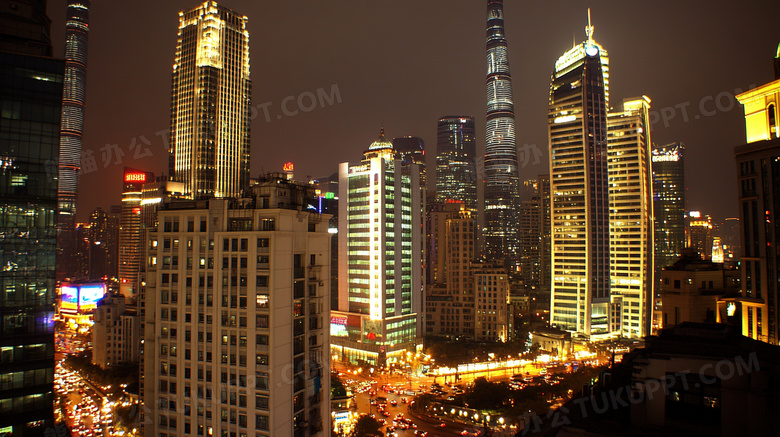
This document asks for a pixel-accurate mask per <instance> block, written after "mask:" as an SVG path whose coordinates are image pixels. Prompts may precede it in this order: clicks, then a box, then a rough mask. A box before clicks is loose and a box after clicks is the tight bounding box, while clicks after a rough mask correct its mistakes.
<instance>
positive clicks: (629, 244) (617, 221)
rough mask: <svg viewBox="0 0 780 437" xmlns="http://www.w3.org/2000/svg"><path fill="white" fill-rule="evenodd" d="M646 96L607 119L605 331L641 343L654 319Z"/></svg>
mask: <svg viewBox="0 0 780 437" xmlns="http://www.w3.org/2000/svg"><path fill="white" fill-rule="evenodd" d="M649 108H650V99H649V98H648V97H647V96H642V97H639V98H632V99H624V100H623V111H622V112H611V113H610V114H609V115H608V116H607V156H608V171H609V204H610V208H609V210H610V217H609V226H610V228H609V236H610V253H611V255H610V281H611V286H610V299H611V301H610V304H611V309H610V314H611V319H612V320H611V321H610V325H611V326H610V331H611V332H612V333H615V334H617V335H619V336H620V337H624V338H640V339H641V338H644V337H645V336H646V335H650V333H651V323H652V318H653V303H654V299H653V273H654V269H653V252H654V250H655V248H654V244H653V176H652V169H651V162H650V159H651V152H650V145H651V144H652V143H651V141H652V140H651V135H650V120H649V115H648V111H649Z"/></svg>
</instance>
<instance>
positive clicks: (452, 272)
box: [425, 201, 510, 341]
mask: <svg viewBox="0 0 780 437" xmlns="http://www.w3.org/2000/svg"><path fill="white" fill-rule="evenodd" d="M431 226H432V227H434V229H432V232H431V236H432V241H433V244H432V245H431V248H432V249H431V250H432V251H433V252H434V254H433V255H432V256H431V259H432V260H433V263H432V264H431V267H430V268H431V269H433V270H435V271H436V274H435V275H434V276H435V277H434V279H435V281H436V282H435V283H434V284H433V285H432V286H430V287H428V290H427V294H428V296H427V299H426V306H425V312H426V314H425V334H426V335H427V336H440V337H446V338H448V339H453V340H454V339H467V340H472V341H496V340H499V341H506V340H508V338H509V337H508V335H509V331H510V328H509V326H510V325H509V316H508V314H509V306H508V295H509V275H508V274H507V270H506V268H505V267H504V266H503V265H501V263H500V262H498V261H496V262H487V263H480V262H476V253H477V247H476V231H477V221H476V218H475V217H474V216H473V215H472V214H471V211H470V210H469V209H468V208H466V206H465V205H464V204H463V203H462V202H457V201H450V202H448V203H440V204H437V209H436V210H435V211H432V212H431Z"/></svg>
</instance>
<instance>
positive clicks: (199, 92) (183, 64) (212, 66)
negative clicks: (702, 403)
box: [169, 1, 251, 199]
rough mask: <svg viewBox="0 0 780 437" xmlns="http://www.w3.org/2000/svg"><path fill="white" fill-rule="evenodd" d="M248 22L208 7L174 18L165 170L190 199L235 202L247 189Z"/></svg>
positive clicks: (213, 4)
mask: <svg viewBox="0 0 780 437" xmlns="http://www.w3.org/2000/svg"><path fill="white" fill-rule="evenodd" d="M250 94H251V81H250V78H249V32H248V30H247V17H245V16H242V15H239V14H236V13H235V12H233V11H232V10H230V9H227V8H225V7H222V6H219V5H217V3H216V2H213V1H207V2H205V3H203V4H202V5H200V6H198V7H197V8H195V9H192V10H189V11H185V12H180V13H179V38H178V44H177V46H176V59H175V61H174V65H173V86H172V98H171V140H170V155H169V166H170V169H169V171H170V175H171V178H172V180H174V181H176V182H183V183H184V184H185V193H184V194H185V195H186V196H187V197H189V198H193V199H203V198H210V197H234V196H238V195H239V194H240V192H241V189H243V188H245V187H246V186H247V185H248V183H249V131H250V127H249V103H250Z"/></svg>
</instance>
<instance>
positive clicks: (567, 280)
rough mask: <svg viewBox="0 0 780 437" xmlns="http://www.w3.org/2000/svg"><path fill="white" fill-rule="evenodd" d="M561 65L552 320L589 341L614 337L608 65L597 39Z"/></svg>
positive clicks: (551, 112)
mask: <svg viewBox="0 0 780 437" xmlns="http://www.w3.org/2000/svg"><path fill="white" fill-rule="evenodd" d="M585 33H586V35H587V39H586V40H585V41H584V42H583V43H581V44H577V45H574V47H572V48H571V49H569V50H568V51H567V52H566V53H564V54H563V55H562V56H561V57H560V58H558V60H557V61H556V62H555V68H554V70H553V74H552V83H551V85H550V101H549V107H548V112H547V120H548V135H549V136H548V140H549V144H550V202H551V203H550V209H551V217H552V229H551V231H552V302H551V308H550V313H551V320H550V323H551V324H552V325H554V326H557V327H558V328H560V329H563V330H566V331H572V332H576V333H577V334H581V335H584V336H591V338H592V339H593V338H598V337H599V336H608V335H610V332H611V330H610V326H611V324H610V316H611V315H610V237H609V225H610V223H609V213H610V209H609V179H608V163H607V107H608V103H609V75H608V65H609V60H608V57H607V51H606V50H604V48H603V47H601V45H599V44H598V43H597V42H595V41H594V40H593V26H591V24H590V12H589V13H588V26H587V27H586V28H585Z"/></svg>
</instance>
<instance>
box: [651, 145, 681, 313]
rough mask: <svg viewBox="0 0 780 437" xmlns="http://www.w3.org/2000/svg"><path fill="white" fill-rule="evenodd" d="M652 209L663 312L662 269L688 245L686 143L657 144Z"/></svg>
mask: <svg viewBox="0 0 780 437" xmlns="http://www.w3.org/2000/svg"><path fill="white" fill-rule="evenodd" d="M651 159H652V163H653V212H654V215H655V289H654V293H655V309H654V314H655V315H656V323H657V322H659V321H660V316H659V314H660V312H661V271H662V270H663V268H664V267H666V266H670V265H672V264H674V263H675V261H677V259H679V258H680V254H681V253H682V250H683V249H684V248H685V145H683V144H682V143H671V144H666V145H664V146H655V147H653V150H652V158H651Z"/></svg>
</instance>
